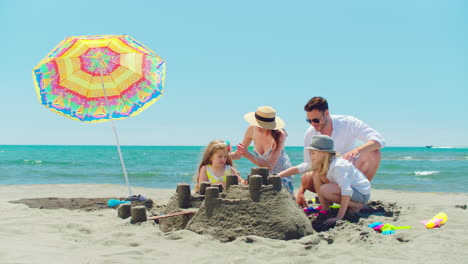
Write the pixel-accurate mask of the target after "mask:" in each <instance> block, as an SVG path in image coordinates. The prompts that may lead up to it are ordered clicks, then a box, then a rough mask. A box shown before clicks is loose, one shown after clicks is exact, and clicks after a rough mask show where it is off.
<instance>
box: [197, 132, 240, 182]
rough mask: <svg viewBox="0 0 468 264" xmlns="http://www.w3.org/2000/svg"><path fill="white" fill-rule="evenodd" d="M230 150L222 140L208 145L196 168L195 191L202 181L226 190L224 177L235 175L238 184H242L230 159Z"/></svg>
mask: <svg viewBox="0 0 468 264" xmlns="http://www.w3.org/2000/svg"><path fill="white" fill-rule="evenodd" d="M230 150H231V147H230V146H229V145H228V144H227V143H226V142H224V141H222V140H214V141H211V142H210V143H209V144H208V146H207V147H206V149H205V152H204V153H203V159H202V161H201V162H200V165H199V166H198V172H197V174H196V182H197V185H196V187H195V190H198V189H199V184H200V183H201V182H204V181H207V182H210V183H221V184H222V185H223V187H224V188H226V176H228V175H237V177H238V180H239V183H241V182H243V179H242V178H241V177H240V176H239V172H238V171H237V170H236V169H235V168H234V167H233V163H232V159H231V157H230V156H229V151H230Z"/></svg>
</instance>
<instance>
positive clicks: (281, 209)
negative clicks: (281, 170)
mask: <svg viewBox="0 0 468 264" xmlns="http://www.w3.org/2000/svg"><path fill="white" fill-rule="evenodd" d="M237 179H238V178H237V176H235V175H231V176H228V177H227V180H226V189H225V190H223V187H222V185H220V184H219V185H215V184H210V183H208V182H203V183H201V184H200V190H199V193H191V190H190V185H188V184H184V183H181V184H179V185H178V186H177V190H176V193H175V194H174V196H172V197H171V199H170V200H169V202H168V203H167V204H166V206H165V207H163V208H160V210H159V212H157V210H156V211H154V210H153V213H154V214H156V215H157V216H154V217H148V218H147V219H148V220H155V221H156V222H159V227H160V229H161V230H163V231H164V232H169V231H174V230H180V229H187V230H191V231H193V232H196V233H199V234H208V235H211V236H213V237H216V238H219V239H221V240H223V241H232V240H234V239H235V238H237V237H240V236H248V235H256V236H262V237H267V238H273V239H283V240H290V239H298V238H301V237H303V236H306V235H310V234H312V233H313V229H312V226H311V222H310V220H309V219H308V218H307V216H306V215H305V214H304V212H303V211H302V210H301V209H300V208H299V207H298V206H297V205H296V203H295V202H294V200H293V199H291V196H290V194H289V193H288V192H287V191H286V190H284V188H282V184H281V178H280V177H279V176H277V175H275V174H271V175H269V172H268V169H267V168H252V170H251V174H250V175H249V177H248V185H239V184H238V182H237ZM142 210H144V208H143V209H142ZM133 214H134V212H133V211H132V221H136V222H137V221H140V220H138V219H133ZM141 217H142V218H145V219H144V220H143V221H145V220H146V215H145V216H141Z"/></svg>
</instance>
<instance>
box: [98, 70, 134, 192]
mask: <svg viewBox="0 0 468 264" xmlns="http://www.w3.org/2000/svg"><path fill="white" fill-rule="evenodd" d="M100 76H101V86H102V91H103V92H104V98H105V100H106V107H107V112H108V113H109V115H110V119H111V123H112V131H113V132H114V136H115V142H116V143H117V150H118V152H119V158H120V163H121V164H122V170H123V173H124V176H125V182H126V183H127V187H128V193H129V194H130V196H129V197H132V189H131V188H130V183H129V182H128V176H127V169H126V168H125V162H124V159H123V156H122V151H121V150H120V142H119V136H118V134H117V129H116V128H115V124H114V119H113V118H112V112H111V110H110V106H109V99H108V98H107V93H106V89H104V79H103V78H102V72H101V74H100Z"/></svg>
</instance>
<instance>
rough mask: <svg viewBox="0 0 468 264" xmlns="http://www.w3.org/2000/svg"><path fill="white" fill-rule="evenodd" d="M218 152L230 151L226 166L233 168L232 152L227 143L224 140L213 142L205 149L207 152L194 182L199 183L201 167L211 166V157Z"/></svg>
mask: <svg viewBox="0 0 468 264" xmlns="http://www.w3.org/2000/svg"><path fill="white" fill-rule="evenodd" d="M218 150H227V151H228V156H227V160H226V164H227V165H231V166H233V162H232V158H231V156H230V155H229V151H230V150H231V149H230V146H229V144H228V143H226V142H225V141H223V140H213V141H211V142H210V143H209V144H208V146H206V148H205V152H204V153H203V158H202V160H201V162H200V165H198V170H197V173H196V174H195V177H194V182H196V183H197V184H198V183H199V182H198V176H199V175H200V169H201V167H203V166H205V165H211V157H213V155H214V154H215V153H216V151H218Z"/></svg>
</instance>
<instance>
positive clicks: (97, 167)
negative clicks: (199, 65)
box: [0, 145, 468, 193]
mask: <svg viewBox="0 0 468 264" xmlns="http://www.w3.org/2000/svg"><path fill="white" fill-rule="evenodd" d="M121 148H122V155H123V159H124V164H125V167H126V170H127V174H128V178H129V181H130V185H131V186H142V187H152V188H175V187H176V186H177V184H178V183H182V182H185V183H193V175H194V174H195V172H196V171H197V169H198V165H199V162H200V160H201V156H202V153H203V147H198V146H187V147H185V146H122V147H121ZM286 153H287V154H288V155H289V157H290V159H291V163H292V164H293V165H297V164H299V163H301V162H302V159H303V156H302V155H303V148H302V147H286ZM235 166H236V168H237V169H238V170H239V172H240V173H241V176H242V177H243V178H246V177H247V174H249V172H250V168H252V167H254V165H253V164H252V163H251V162H250V161H248V160H246V159H240V160H237V161H235ZM61 183H108V184H125V177H124V174H123V170H122V165H121V162H120V159H119V155H118V151H117V148H116V146H11V145H3V146H0V185H18V184H61ZM467 183H468V148H425V147H387V148H384V149H383V150H382V162H381V165H380V168H379V170H378V172H377V174H376V176H375V177H374V179H373V180H372V186H373V188H376V189H392V190H402V191H424V192H457V193H468V184H467ZM299 185H300V175H296V176H295V179H294V186H295V188H296V189H297V188H298V187H299Z"/></svg>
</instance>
